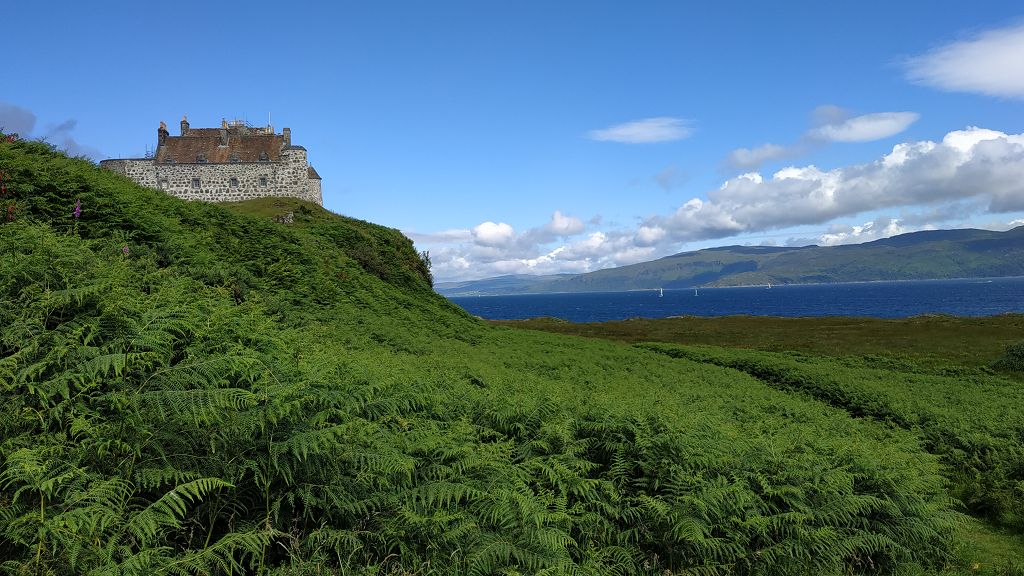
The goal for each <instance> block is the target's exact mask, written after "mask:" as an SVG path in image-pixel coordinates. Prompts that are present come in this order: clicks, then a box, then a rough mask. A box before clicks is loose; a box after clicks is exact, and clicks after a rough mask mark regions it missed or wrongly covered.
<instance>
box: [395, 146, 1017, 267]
mask: <svg viewBox="0 0 1024 576" xmlns="http://www.w3.org/2000/svg"><path fill="white" fill-rule="evenodd" d="M889 210H896V211H898V213H899V216H898V217H890V216H886V217H879V218H874V216H869V217H867V218H865V217H863V216H862V215H863V214H878V213H880V212H882V211H889ZM986 211H987V212H989V213H990V214H997V215H999V216H998V217H999V218H1000V219H999V222H998V225H1004V223H1006V222H1007V221H1008V220H1010V219H1013V218H1017V217H1018V216H1019V215H1020V214H1019V213H1020V212H1024V134H1005V133H1003V132H999V131H995V130H986V129H982V128H974V127H969V128H966V129H964V130H956V131H953V132H950V133H948V134H946V136H945V137H944V138H943V139H942V140H940V141H918V142H905V143H901V144H897V145H895V146H893V148H892V150H891V151H890V152H889V153H888V154H885V155H883V156H881V157H879V158H878V159H877V160H875V161H873V162H869V163H865V164H856V165H850V166H845V167H840V168H835V169H832V170H822V169H820V168H818V167H816V166H813V165H805V166H788V167H785V168H782V169H780V170H777V171H775V172H774V173H770V174H764V175H762V174H761V173H759V172H747V173H745V174H741V175H739V176H736V177H733V178H730V179H728V180H727V181H725V182H724V183H723V184H722V185H721V186H720V187H719V188H717V189H715V190H711V191H709V192H708V193H707V194H706V197H702V198H691V199H690V200H688V201H686V202H684V203H682V205H680V206H679V207H678V208H677V209H676V210H674V211H673V212H671V213H668V214H663V215H657V216H652V217H649V218H646V219H644V220H642V221H639V222H638V223H637V224H636V225H635V226H633V227H631V228H626V229H604V230H598V229H596V228H597V227H598V226H601V220H600V219H597V218H595V219H591V220H590V222H591V223H590V224H589V225H584V223H583V222H582V221H581V220H580V219H578V218H575V217H572V216H568V215H565V214H563V213H562V212H560V211H556V212H554V213H553V214H552V215H551V217H550V219H549V220H548V221H547V222H546V223H544V224H542V225H540V226H536V227H533V228H529V229H527V230H525V231H523V232H518V233H517V232H516V231H515V230H514V229H513V228H512V226H510V225H508V224H504V223H495V222H491V221H488V222H484V223H482V224H480V225H478V226H476V227H474V228H472V229H468V230H448V231H445V232H441V233H437V234H433V235H430V234H426V235H418V236H416V237H414V238H415V239H416V241H417V244H418V248H419V249H429V250H430V253H431V260H432V261H433V262H434V265H435V267H434V273H435V277H436V278H438V279H441V280H447V279H466V278H484V277H488V276H496V275H500V274H510V273H531V274H550V273H558V272H587V271H592V270H598V269H601V268H607V267H610V266H620V265H624V264H631V263H634V262H640V261H646V260H651V259H653V258H657V257H660V256H666V255H668V254H672V253H675V252H678V251H679V250H680V243H684V242H701V241H703V242H707V241H710V240H714V239H718V238H726V237H730V236H739V235H745V234H758V233H765V232H768V231H771V230H781V231H783V232H782V234H783V235H785V234H786V232H785V231H786V230H787V229H792V228H793V227H798V226H802V227H807V226H821V225H829V224H832V226H831V227H830V228H829V229H828V230H826V231H823V232H814V231H808V230H807V229H806V228H805V229H804V230H803V231H800V232H798V234H800V235H802V236H803V237H799V238H797V237H793V238H790V239H789V240H788V241H786V244H793V243H797V244H800V245H805V244H811V243H818V244H842V243H850V242H864V241H868V240H874V239H877V238H883V237H887V236H891V235H894V234H899V233H903V232H908V231H914V230H921V229H928V228H932V227H935V225H936V223H940V222H951V221H956V222H960V223H970V222H971V219H973V218H976V216H977V215H978V214H979V213H981V212H986ZM853 218H863V220H853V222H854V223H856V222H863V223H856V224H834V223H836V222H850V219H853ZM872 218H874V219H873V220H871V219H872ZM864 220H870V221H868V222H864ZM588 226H590V229H589V230H588V229H587V227H588ZM604 226H606V228H611V227H614V226H615V225H614V224H605V225H604ZM421 239H422V242H421ZM429 242H433V243H432V244H431V243H429Z"/></svg>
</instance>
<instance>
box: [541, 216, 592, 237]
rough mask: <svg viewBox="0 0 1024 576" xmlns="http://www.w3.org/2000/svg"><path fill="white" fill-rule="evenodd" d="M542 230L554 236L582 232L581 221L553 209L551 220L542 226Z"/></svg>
mask: <svg viewBox="0 0 1024 576" xmlns="http://www.w3.org/2000/svg"><path fill="white" fill-rule="evenodd" d="M544 231H545V232H547V233H548V234H551V235H554V236H573V235H575V234H579V233H580V232H583V221H582V220H580V219H579V218H576V217H574V216H566V215H564V214H562V213H561V212H559V211H558V210H555V213H554V214H552V215H551V221H550V222H548V223H547V224H546V225H545V226H544Z"/></svg>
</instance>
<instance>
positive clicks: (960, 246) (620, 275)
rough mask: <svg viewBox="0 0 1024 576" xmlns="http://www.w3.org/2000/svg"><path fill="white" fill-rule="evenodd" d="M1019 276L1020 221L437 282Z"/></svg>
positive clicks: (689, 282)
mask: <svg viewBox="0 0 1024 576" xmlns="http://www.w3.org/2000/svg"><path fill="white" fill-rule="evenodd" d="M998 276H1024V226H1018V227H1017V228H1014V229H1012V230H1008V231H1006V232H993V231H991V230H975V229H965V230H930V231H925V232H912V233H910V234H901V235H899V236H893V237H891V238H885V239H883V240H875V241H873V242H865V243H863V244H849V245H845V246H801V247H794V248H781V247H775V246H722V247H719V248H707V249H704V250H697V251H695V252H682V253H680V254H675V255H673V256H666V257H665V258H661V259H659V260H654V261H651V262H642V263H639V264H632V265H629V266H622V267H619V268H608V269H605V270H598V271H596V272H588V273H586V274H557V275H551V276H531V275H527V274H518V275H512V276H499V277H496V278H487V279H484V280H471V281H466V282H439V283H437V284H436V285H435V289H436V290H437V291H438V292H439V293H441V294H443V295H445V296H474V295H499V294H529V293H551V292H604V291H608V292H612V291H625V290H650V289H655V288H691V287H701V286H744V285H756V284H768V283H772V284H812V283H827V282H864V281H876V280H925V279H937V278H981V277H998Z"/></svg>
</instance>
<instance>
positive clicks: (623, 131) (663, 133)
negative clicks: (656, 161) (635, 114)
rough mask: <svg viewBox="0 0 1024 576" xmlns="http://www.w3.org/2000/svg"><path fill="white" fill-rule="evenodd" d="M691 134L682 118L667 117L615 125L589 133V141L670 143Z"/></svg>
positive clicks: (687, 123) (687, 124)
mask: <svg viewBox="0 0 1024 576" xmlns="http://www.w3.org/2000/svg"><path fill="white" fill-rule="evenodd" d="M691 134H693V130H692V129H691V128H690V125H689V122H687V121H686V120H683V119H682V118H672V117H668V116H661V117H658V118H646V119H644V120H636V121H634V122H626V123H624V124H616V125H615V126H610V127H608V128H603V129H600V130H591V131H590V132H589V136H590V139H591V140H598V141H602V142H621V143H623V144H647V143H651V142H671V141H673V140H682V139H684V138H688V137H689V136H690V135H691Z"/></svg>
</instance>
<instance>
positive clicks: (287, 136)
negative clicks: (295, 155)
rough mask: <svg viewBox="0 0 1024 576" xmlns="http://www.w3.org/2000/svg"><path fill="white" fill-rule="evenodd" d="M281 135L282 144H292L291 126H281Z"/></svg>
mask: <svg viewBox="0 0 1024 576" xmlns="http://www.w3.org/2000/svg"><path fill="white" fill-rule="evenodd" d="M281 135H282V136H284V145H285V146H291V145H292V129H291V128H282V129H281Z"/></svg>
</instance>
